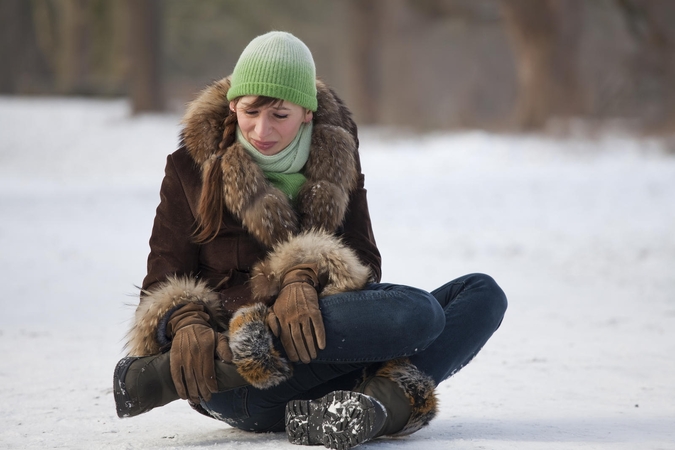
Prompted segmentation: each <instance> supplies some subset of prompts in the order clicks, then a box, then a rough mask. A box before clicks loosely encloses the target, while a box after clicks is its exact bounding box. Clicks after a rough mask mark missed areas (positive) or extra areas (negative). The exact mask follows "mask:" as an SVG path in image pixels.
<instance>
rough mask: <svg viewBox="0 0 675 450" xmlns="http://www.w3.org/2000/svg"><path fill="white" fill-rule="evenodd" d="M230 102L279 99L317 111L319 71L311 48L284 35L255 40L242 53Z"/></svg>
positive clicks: (231, 81) (233, 74)
mask: <svg viewBox="0 0 675 450" xmlns="http://www.w3.org/2000/svg"><path fill="white" fill-rule="evenodd" d="M230 84H231V87H230V89H229V91H228V92H227V99H228V100H233V99H235V98H237V97H242V96H244V95H262V96H265V97H273V98H280V99H283V100H287V101H289V102H291V103H295V104H296V105H300V106H302V107H304V108H307V109H309V110H310V111H316V108H317V100H316V69H315V67H314V60H313V59H312V53H311V52H310V51H309V48H307V46H306V45H305V44H304V43H303V42H302V41H301V40H300V39H298V38H296V37H295V36H293V35H292V34H290V33H286V32H283V31H271V32H269V33H267V34H263V35H262V36H258V37H257V38H255V39H253V40H252V41H251V42H250V43H249V44H248V45H247V46H246V48H245V49H244V51H243V52H242V53H241V56H240V57H239V61H237V65H236V66H235V67H234V72H233V73H232V77H231V79H230Z"/></svg>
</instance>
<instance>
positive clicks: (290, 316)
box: [267, 264, 326, 364]
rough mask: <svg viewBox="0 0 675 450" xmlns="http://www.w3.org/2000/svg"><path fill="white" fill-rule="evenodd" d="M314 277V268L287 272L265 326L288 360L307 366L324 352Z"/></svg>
mask: <svg viewBox="0 0 675 450" xmlns="http://www.w3.org/2000/svg"><path fill="white" fill-rule="evenodd" d="M318 288H319V281H318V276H317V274H316V266H315V265H307V264H305V265H299V266H295V267H293V268H291V269H289V270H288V271H287V272H286V273H285V274H284V276H283V277H282V279H281V290H280V292H279V295H278V296H277V299H276V301H275V302H274V305H272V307H271V308H270V312H269V314H268V316H267V323H268V325H269V327H270V329H271V330H272V333H274V335H275V336H277V337H279V338H280V339H281V344H282V345H283V346H284V350H286V355H287V356H288V358H289V359H290V360H291V361H293V362H297V361H298V359H299V360H300V361H302V362H303V363H305V364H307V363H309V362H310V361H311V360H312V359H315V358H316V356H317V347H318V348H320V349H324V348H326V331H325V329H324V326H323V318H322V317H321V311H320V309H319V296H318V293H317V290H318Z"/></svg>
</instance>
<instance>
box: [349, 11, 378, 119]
mask: <svg viewBox="0 0 675 450" xmlns="http://www.w3.org/2000/svg"><path fill="white" fill-rule="evenodd" d="M383 6H384V7H386V6H385V5H383V4H382V0H348V1H347V2H346V8H347V11H346V13H347V20H348V21H347V26H348V29H349V45H348V49H347V50H348V55H347V60H346V65H347V71H346V75H347V77H346V78H347V85H348V86H349V87H350V91H351V92H350V94H351V95H350V97H351V101H350V102H349V103H350V106H351V107H352V109H353V110H354V111H355V113H356V116H357V118H358V121H359V122H360V123H364V124H367V123H376V122H377V121H378V119H379V102H380V95H381V93H380V81H381V80H380V78H381V66H382V61H381V57H380V55H381V48H380V47H381V42H380V32H381V30H380V28H381V18H382V7H383Z"/></svg>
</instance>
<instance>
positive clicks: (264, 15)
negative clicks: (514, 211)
mask: <svg viewBox="0 0 675 450" xmlns="http://www.w3.org/2000/svg"><path fill="white" fill-rule="evenodd" d="M673 23H675V2H673V1H669V0H594V1H583V0H341V1H337V0H247V1H237V0H199V1H190V2H188V1H183V0H0V61H2V63H1V64H0V94H18V95H45V94H55V95H78V96H83V95H84V96H130V97H131V98H132V99H133V105H134V110H135V111H137V112H139V111H147V110H170V111H173V112H178V111H180V110H182V108H183V105H184V103H185V102H186V101H189V100H190V99H191V98H193V96H194V95H195V94H196V92H198V91H199V90H200V89H201V88H203V87H204V86H205V85H206V84H207V83H209V82H210V81H212V80H215V79H219V78H221V77H223V76H225V75H227V74H229V73H230V72H231V71H232V69H233V67H234V64H235V62H236V58H237V57H238V55H239V54H240V52H241V50H242V49H243V48H244V46H245V45H246V44H247V43H248V42H249V41H250V40H251V39H252V38H253V37H255V36H257V35H259V34H262V33H264V32H266V31H269V30H271V29H279V30H286V31H290V32H292V33H294V34H296V35H297V36H298V37H300V38H301V39H302V40H304V41H305V42H306V43H307V44H308V46H309V47H310V49H311V50H312V52H313V54H314V57H315V60H316V63H317V72H318V75H319V76H320V77H321V78H322V79H324V80H325V81H326V82H328V83H329V84H330V85H332V86H333V87H335V88H336V89H337V91H338V92H339V93H340V94H341V95H342V96H343V97H344V99H345V101H346V102H347V104H348V105H349V106H350V107H351V108H352V110H353V111H354V113H355V115H356V117H357V120H358V121H359V123H361V124H380V125H394V126H406V127H411V128H416V129H423V130H429V129H458V128H482V129H488V130H494V131H511V130H549V131H550V130H554V131H560V130H563V131H564V130H568V129H569V128H570V126H574V125H575V124H576V125H578V124H580V123H583V124H585V125H584V126H588V125H590V127H591V128H592V129H595V128H597V127H598V126H602V127H605V126H610V125H611V126H620V127H622V128H628V129H630V130H634V131H641V132H650V133H659V134H662V133H670V132H671V131H673V129H675V58H673V56H674V53H675V26H673V25H672V24H673ZM579 118H582V119H585V120H583V121H579V120H577V119H579ZM568 119H573V120H568Z"/></svg>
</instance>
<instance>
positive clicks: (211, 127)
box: [181, 78, 230, 165]
mask: <svg viewBox="0 0 675 450" xmlns="http://www.w3.org/2000/svg"><path fill="white" fill-rule="evenodd" d="M229 89H230V79H229V78H223V79H222V80H220V81H216V82H215V83H213V84H211V85H210V86H208V87H206V89H204V90H203V91H202V92H201V93H200V94H199V95H198V96H197V98H196V99H195V100H193V101H192V102H190V103H189V104H188V106H187V110H186V111H185V115H184V116H183V120H182V123H183V126H184V128H183V131H182V132H181V144H182V145H183V146H185V147H186V148H187V149H188V151H189V152H190V156H192V158H193V159H194V160H195V162H196V163H197V164H200V165H201V164H204V162H205V161H206V160H207V159H208V158H209V157H210V156H211V155H212V154H213V153H214V152H215V150H216V149H217V148H218V144H220V141H221V140H222V139H223V130H224V129H225V125H224V124H225V118H226V117H227V116H228V115H229V114H230V102H229V100H228V99H227V91H228V90H229Z"/></svg>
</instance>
